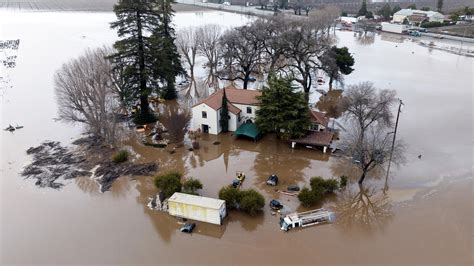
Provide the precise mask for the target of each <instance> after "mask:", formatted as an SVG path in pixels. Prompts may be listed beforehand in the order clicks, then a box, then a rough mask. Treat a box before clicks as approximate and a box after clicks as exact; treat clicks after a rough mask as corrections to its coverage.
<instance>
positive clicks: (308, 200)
mask: <svg viewBox="0 0 474 266" xmlns="http://www.w3.org/2000/svg"><path fill="white" fill-rule="evenodd" d="M298 199H299V200H300V202H301V204H303V206H305V207H309V206H312V205H314V204H316V203H317V202H318V200H319V199H318V196H317V195H316V193H313V191H312V190H310V189H309V188H307V187H304V188H303V189H302V190H301V191H300V193H299V194H298Z"/></svg>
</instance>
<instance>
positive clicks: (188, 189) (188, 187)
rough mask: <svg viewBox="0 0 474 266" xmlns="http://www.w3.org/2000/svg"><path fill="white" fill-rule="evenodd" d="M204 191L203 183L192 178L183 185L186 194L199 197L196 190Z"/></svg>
mask: <svg viewBox="0 0 474 266" xmlns="http://www.w3.org/2000/svg"><path fill="white" fill-rule="evenodd" d="M198 189H202V183H201V181H199V180H197V179H194V178H190V179H188V180H186V181H184V183H183V191H184V192H185V193H189V194H193V195H197V193H196V190H198Z"/></svg>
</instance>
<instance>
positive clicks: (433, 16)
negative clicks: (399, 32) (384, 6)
mask: <svg viewBox="0 0 474 266" xmlns="http://www.w3.org/2000/svg"><path fill="white" fill-rule="evenodd" d="M423 17H424V18H426V20H427V21H429V22H443V21H444V20H445V17H444V15H443V14H441V13H439V12H435V11H423V10H414V9H402V10H400V11H398V12H396V13H395V14H393V19H392V22H395V23H403V21H404V20H405V18H406V19H407V20H408V21H410V18H412V19H413V18H415V19H416V21H415V22H416V23H419V20H420V18H423Z"/></svg>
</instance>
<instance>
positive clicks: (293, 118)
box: [256, 76, 310, 139]
mask: <svg viewBox="0 0 474 266" xmlns="http://www.w3.org/2000/svg"><path fill="white" fill-rule="evenodd" d="M268 85H269V86H268V87H265V88H264V89H263V90H262V95H261V96H260V97H259V102H260V109H259V110H258V111H257V119H256V124H257V126H258V127H259V128H260V130H262V132H264V133H267V132H274V133H276V134H277V136H278V137H281V138H284V139H289V138H292V137H301V136H304V135H305V134H306V130H307V129H308V128H309V124H310V123H309V108H308V105H307V103H306V100H305V97H304V93H302V92H296V91H295V90H296V88H295V87H294V86H293V85H292V84H291V80H290V79H282V78H277V77H275V76H271V77H269V79H268Z"/></svg>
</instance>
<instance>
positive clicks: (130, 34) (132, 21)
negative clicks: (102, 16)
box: [111, 0, 161, 123]
mask: <svg viewBox="0 0 474 266" xmlns="http://www.w3.org/2000/svg"><path fill="white" fill-rule="evenodd" d="M114 12H115V14H116V16H117V21H115V22H112V23H111V28H113V29H116V30H117V34H118V37H119V40H118V41H116V42H115V44H114V47H115V49H116V50H117V52H116V53H115V54H113V55H112V56H111V59H112V61H113V62H114V64H115V68H116V69H120V72H121V73H122V78H123V80H124V88H123V94H124V96H125V97H123V98H124V99H126V100H127V102H126V103H125V105H126V106H129V107H130V106H132V105H134V104H135V103H136V102H139V107H140V108H139V109H140V113H139V114H138V117H137V119H136V122H137V123H147V122H151V121H154V120H155V118H154V116H153V114H151V112H150V108H149V103H148V96H149V95H150V93H151V91H152V88H153V87H158V85H159V84H158V82H159V80H157V79H156V78H155V77H156V76H157V73H156V72H157V71H156V69H155V68H154V65H155V62H156V58H155V57H154V54H153V51H154V50H156V49H158V48H159V47H158V46H157V44H158V43H157V42H156V41H154V37H153V36H152V35H151V34H152V33H153V32H155V31H156V30H157V29H158V28H159V27H160V25H161V23H160V13H159V12H158V11H157V10H156V9H155V8H154V1H146V0H140V1H134V0H121V1H119V2H118V3H117V4H116V5H115V6H114Z"/></svg>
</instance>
